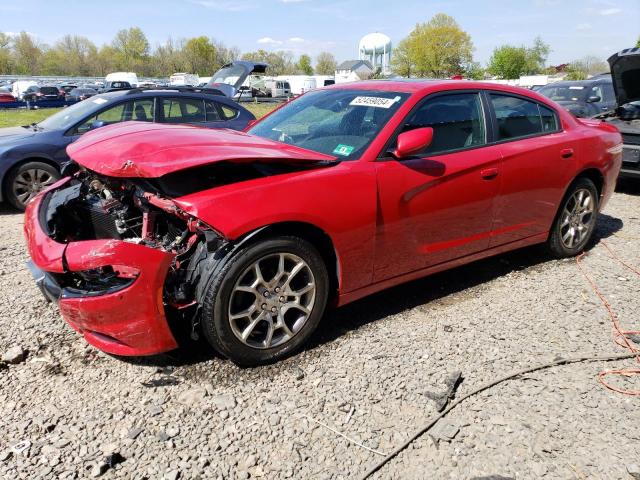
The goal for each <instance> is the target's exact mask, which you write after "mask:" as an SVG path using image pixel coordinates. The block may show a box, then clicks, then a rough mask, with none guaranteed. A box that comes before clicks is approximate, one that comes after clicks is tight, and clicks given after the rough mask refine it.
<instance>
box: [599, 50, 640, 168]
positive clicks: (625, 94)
mask: <svg viewBox="0 0 640 480" xmlns="http://www.w3.org/2000/svg"><path fill="white" fill-rule="evenodd" d="M608 62H609V65H610V66H611V73H612V76H613V88H614V90H615V93H616V101H617V104H618V106H617V108H615V109H613V110H611V111H609V112H607V113H605V114H602V115H600V116H599V117H597V118H602V119H603V120H604V121H606V122H607V123H610V124H611V125H614V126H615V127H616V128H617V129H618V130H620V133H621V134H622V141H623V142H624V145H623V149H622V170H620V177H623V178H624V177H627V178H634V179H636V180H640V48H628V49H626V50H622V51H621V52H618V53H616V54H614V55H612V56H611V57H609V60H608Z"/></svg>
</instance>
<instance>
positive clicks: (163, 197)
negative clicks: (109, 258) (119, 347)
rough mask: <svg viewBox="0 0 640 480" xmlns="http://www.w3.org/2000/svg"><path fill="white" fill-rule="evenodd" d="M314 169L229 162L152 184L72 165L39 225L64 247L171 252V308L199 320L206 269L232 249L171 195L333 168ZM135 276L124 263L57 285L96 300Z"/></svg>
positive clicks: (46, 202)
mask: <svg viewBox="0 0 640 480" xmlns="http://www.w3.org/2000/svg"><path fill="white" fill-rule="evenodd" d="M312 165H313V166H311V165H299V164H298V165H286V164H271V165H265V164H259V163H251V164H233V163H225V162H223V163H218V164H214V165H207V166H201V167H197V168H193V169H189V170H184V171H178V172H175V173H172V174H169V175H165V176H163V177H160V178H151V179H148V178H114V177H107V176H103V175H100V174H97V173H95V172H92V171H90V170H87V169H83V168H80V167H79V166H78V165H77V164H75V163H71V164H69V166H68V168H67V169H66V171H64V172H63V173H64V174H66V175H70V176H71V180H70V181H69V182H67V184H66V185H64V186H62V187H60V188H58V189H56V190H53V191H51V192H49V193H48V194H46V196H45V198H43V201H42V208H41V209H40V213H39V216H40V218H39V221H40V224H41V227H42V229H43V230H44V231H45V232H46V234H47V235H48V236H49V237H50V238H52V239H53V240H55V241H56V242H59V243H64V244H68V243H70V242H80V241H87V240H117V241H122V242H128V243H133V244H136V245H141V246H145V247H149V248H153V249H157V250H160V251H162V252H165V253H167V254H171V255H173V260H172V262H171V265H170V267H169V271H168V274H167V277H166V280H165V284H164V300H165V304H166V306H167V307H169V310H172V311H173V312H174V314H175V313H178V312H181V313H182V314H181V315H180V316H181V317H184V316H185V315H186V316H188V317H190V318H191V319H192V323H193V322H195V321H196V316H197V314H198V305H199V303H200V301H201V300H202V295H203V294H204V291H203V288H204V285H203V284H202V282H200V279H201V278H202V276H203V275H204V271H205V269H206V267H210V266H211V262H216V261H217V260H218V259H219V258H220V257H221V256H224V255H225V254H226V251H227V250H226V249H227V248H231V246H230V245H229V243H228V242H227V241H226V240H225V239H224V238H223V236H222V235H221V234H219V233H218V232H216V231H215V230H213V229H212V228H211V227H210V226H208V225H206V224H205V223H203V222H202V221H201V220H199V219H197V218H195V217H194V216H192V215H190V214H189V213H187V212H185V211H184V210H182V209H181V208H179V207H178V206H177V205H176V204H175V203H174V202H173V201H172V200H171V198H175V197H180V196H183V195H188V194H189V193H193V192H197V191H201V190H204V189H207V188H213V187H216V186H220V185H225V184H229V183H237V182H242V181H247V180H251V179H255V178H260V177H265V176H272V175H278V174H284V173H291V172H295V171H302V170H308V169H310V168H318V166H320V165H322V166H330V165H332V164H330V163H321V164H317V163H316V164H312ZM210 270H211V269H209V270H208V271H210ZM135 277H136V273H135V272H131V271H126V268H125V267H123V266H122V265H118V266H117V267H114V266H107V267H101V268H100V269H97V270H96V271H93V270H92V271H83V272H66V273H65V274H63V275H58V276H57V280H58V281H59V283H60V284H61V287H63V288H65V289H66V290H65V291H66V292H67V293H73V294H76V293H77V294H78V295H90V294H94V293H95V294H104V293H109V292H112V291H117V290H118V289H119V288H124V287H126V286H128V285H130V284H131V283H132V282H133V281H134V280H135ZM191 307H194V308H191ZM194 310H195V312H194ZM192 312H194V313H192ZM167 313H168V314H169V313H170V312H167Z"/></svg>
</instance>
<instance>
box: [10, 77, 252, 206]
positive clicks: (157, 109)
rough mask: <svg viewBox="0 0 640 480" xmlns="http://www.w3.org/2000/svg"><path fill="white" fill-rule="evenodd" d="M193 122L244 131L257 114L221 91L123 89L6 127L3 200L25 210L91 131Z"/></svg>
mask: <svg viewBox="0 0 640 480" xmlns="http://www.w3.org/2000/svg"><path fill="white" fill-rule="evenodd" d="M129 120H136V121H140V122H158V123H180V124H192V125H198V126H202V127H207V128H230V129H234V130H242V129H244V128H245V127H246V126H247V125H248V123H249V121H251V120H255V117H254V116H253V114H252V113H251V112H249V111H248V110H246V109H245V108H244V107H242V106H240V105H238V104H237V103H235V102H234V101H233V100H230V99H228V98H226V97H223V96H220V95H210V94H206V93H198V92H181V91H176V90H154V89H152V90H119V91H114V92H110V93H105V94H100V95H96V96H94V97H92V98H89V99H88V100H84V101H82V102H79V103H76V104H75V105H72V106H70V107H67V108H64V109H62V110H60V111H59V112H57V113H55V114H53V115H52V116H50V117H49V118H47V119H45V120H43V121H42V122H40V123H37V124H33V125H25V126H23V127H13V128H2V129H0V186H2V188H1V190H0V200H4V201H8V202H9V203H11V204H12V205H13V206H14V207H16V208H19V209H24V207H25V206H26V203H27V202H28V201H29V200H30V199H31V198H33V197H34V196H35V195H36V194H37V192H38V191H40V190H41V189H42V188H45V187H46V186H48V185H51V184H52V183H54V182H55V181H57V180H58V178H59V177H60V167H61V165H62V164H63V163H64V162H66V161H68V157H67V154H66V152H65V148H66V147H67V145H69V144H70V143H72V142H74V141H75V140H77V139H78V138H80V137H81V136H82V135H83V134H85V133H86V132H88V131H89V130H94V129H96V128H100V127H102V126H104V125H110V124H113V123H119V122H126V121H129Z"/></svg>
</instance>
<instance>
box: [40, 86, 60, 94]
mask: <svg viewBox="0 0 640 480" xmlns="http://www.w3.org/2000/svg"><path fill="white" fill-rule="evenodd" d="M40 92H41V93H43V94H44V95H57V94H58V89H57V88H56V87H42V88H40Z"/></svg>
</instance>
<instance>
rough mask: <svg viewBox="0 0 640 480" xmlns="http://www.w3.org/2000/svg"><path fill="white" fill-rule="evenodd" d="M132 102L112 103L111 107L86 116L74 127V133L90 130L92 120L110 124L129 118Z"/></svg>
mask: <svg viewBox="0 0 640 480" xmlns="http://www.w3.org/2000/svg"><path fill="white" fill-rule="evenodd" d="M132 107H133V102H123V103H118V104H117V105H114V106H113V107H111V108H107V109H106V110H103V111H102V112H100V113H98V114H97V115H93V116H91V117H89V118H87V119H86V120H85V121H84V122H82V123H81V124H80V125H78V126H77V127H76V133H77V134H79V135H82V134H83V133H86V132H88V131H89V130H91V124H92V123H93V122H102V123H103V124H104V125H111V124H113V123H118V122H124V121H126V120H131V109H132Z"/></svg>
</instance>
